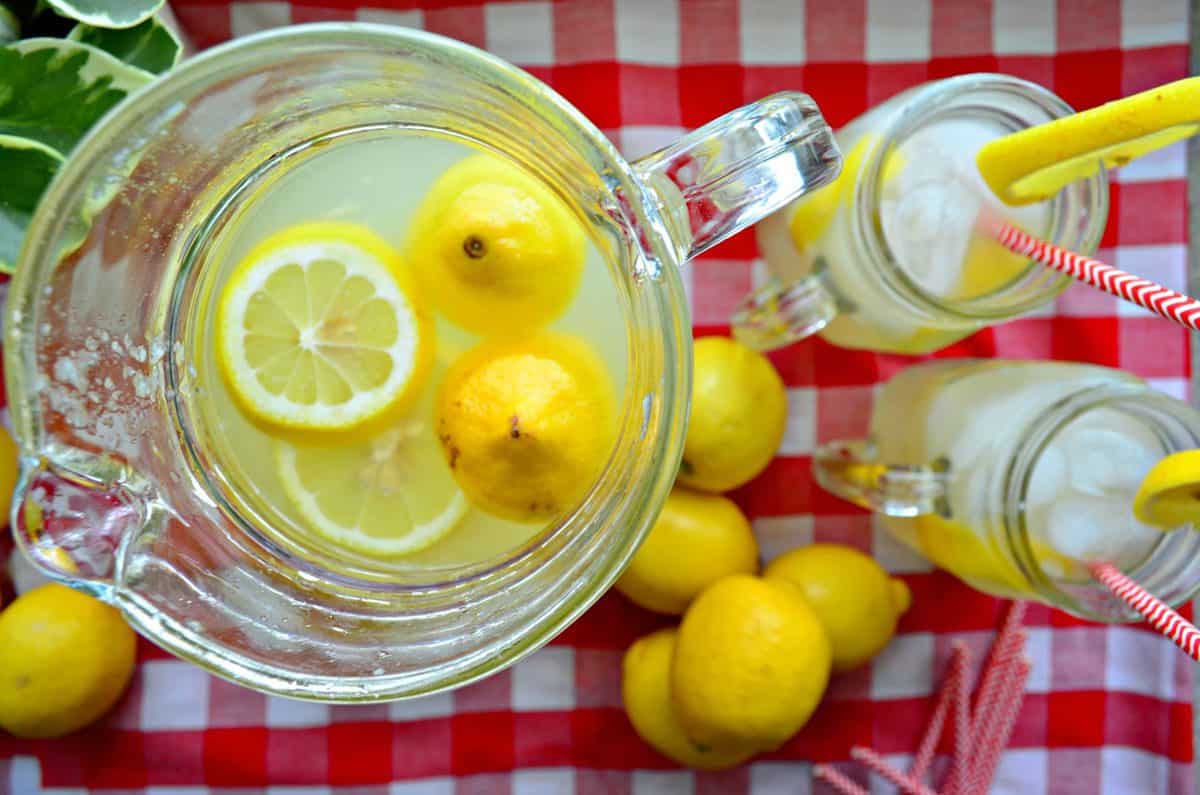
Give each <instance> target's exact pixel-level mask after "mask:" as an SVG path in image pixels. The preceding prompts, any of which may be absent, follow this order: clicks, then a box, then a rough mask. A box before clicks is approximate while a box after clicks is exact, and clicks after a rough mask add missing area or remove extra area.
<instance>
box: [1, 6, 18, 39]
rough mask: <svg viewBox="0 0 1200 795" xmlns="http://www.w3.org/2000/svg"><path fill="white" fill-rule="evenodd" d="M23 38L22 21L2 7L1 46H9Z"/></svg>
mask: <svg viewBox="0 0 1200 795" xmlns="http://www.w3.org/2000/svg"><path fill="white" fill-rule="evenodd" d="M19 38H21V20H19V19H17V15H16V14H14V13H13V12H12V11H10V10H8V8H6V7H5V6H3V5H0V44H8V43H9V42H10V41H16V40H17V39H19Z"/></svg>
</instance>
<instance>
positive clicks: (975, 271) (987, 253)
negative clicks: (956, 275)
mask: <svg viewBox="0 0 1200 795" xmlns="http://www.w3.org/2000/svg"><path fill="white" fill-rule="evenodd" d="M1028 267H1029V260H1028V259H1027V258H1026V257H1022V256H1020V255H1019V254H1014V253H1012V252H1011V251H1009V250H1008V249H1006V248H1005V247H1004V246H1002V245H1000V243H999V241H997V240H995V239H993V238H991V237H988V236H986V235H972V236H971V240H970V242H969V243H968V244H967V251H966V254H965V255H964V257H963V266H962V278H961V279H960V281H959V283H958V284H957V285H956V287H955V289H954V293H953V294H952V295H950V296H947V297H948V298H953V299H955V300H971V299H974V298H982V297H983V296H987V295H992V294H994V293H996V292H997V291H999V290H1001V289H1002V288H1004V287H1007V286H1008V285H1010V284H1012V283H1013V282H1014V281H1016V280H1017V279H1018V278H1019V277H1020V276H1021V274H1023V273H1025V271H1026V270H1027V269H1028ZM943 333H944V332H943Z"/></svg>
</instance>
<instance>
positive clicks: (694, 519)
mask: <svg viewBox="0 0 1200 795" xmlns="http://www.w3.org/2000/svg"><path fill="white" fill-rule="evenodd" d="M757 573H758V543H757V542H756V541H755V540H754V531H753V530H752V529H751V527H750V522H749V521H747V519H746V517H745V515H744V514H743V513H742V512H741V510H740V509H739V508H738V507H737V505H735V504H734V502H733V501H732V500H729V499H726V498H725V497H719V496H717V495H714V494H701V493H697V492H694V491H689V490H688V489H684V488H680V487H678V486H676V487H675V489H674V490H673V491H672V492H671V494H670V496H668V497H667V501H666V504H664V505H663V510H662V513H661V514H659V516H658V520H657V521H656V522H655V523H654V526H653V527H652V528H651V529H650V534H649V535H648V536H646V540H645V541H643V542H642V545H641V546H640V547H639V548H638V551H637V554H635V555H634V556H633V561H632V562H631V563H630V564H629V568H628V569H626V570H625V573H624V574H623V575H621V579H619V580H617V590H618V591H620V592H621V593H623V594H625V596H627V597H629V599H630V600H631V601H633V602H634V603H636V604H639V605H641V606H642V607H644V608H646V609H647V610H655V611H657V612H659V613H670V614H674V615H678V614H680V613H682V612H683V611H684V610H685V609H686V608H687V606H688V605H689V604H690V603H691V601H692V600H693V599H695V598H696V597H697V596H698V595H699V594H700V592H701V591H703V590H704V589H705V588H707V587H708V586H710V585H712V584H713V583H714V582H716V581H717V580H719V579H721V578H722V577H726V576H728V575H730V574H757Z"/></svg>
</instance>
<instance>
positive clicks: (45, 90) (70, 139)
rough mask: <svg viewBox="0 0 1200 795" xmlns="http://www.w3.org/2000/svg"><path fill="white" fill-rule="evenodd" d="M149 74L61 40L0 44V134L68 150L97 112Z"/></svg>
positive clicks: (97, 117) (93, 119)
mask: <svg viewBox="0 0 1200 795" xmlns="http://www.w3.org/2000/svg"><path fill="white" fill-rule="evenodd" d="M153 77H154V76H153V75H151V74H150V73H149V72H144V71H142V70H141V69H136V68H134V67H132V66H126V65H125V64H123V63H121V62H120V61H118V60H117V59H116V58H114V57H113V56H111V55H109V54H108V53H106V52H104V51H103V50H100V49H97V48H96V47H92V46H90V45H87V44H80V43H79V42H74V41H67V40H65V39H25V40H24V41H19V42H17V43H15V44H9V45H7V46H5V47H0V135H12V136H16V137H19V138H30V139H33V140H35V141H39V142H41V143H43V144H45V145H46V146H48V147H50V148H51V149H55V150H57V151H59V152H64V153H69V152H70V151H71V149H72V148H73V147H74V146H75V144H76V142H78V141H79V139H80V138H82V137H83V134H84V133H85V132H87V131H88V128H90V127H91V126H92V125H93V124H95V123H96V121H97V120H98V119H99V118H100V117H101V116H103V115H104V114H105V113H107V112H108V111H109V109H111V108H112V107H113V106H114V105H116V104H117V103H118V102H120V101H121V100H122V99H124V98H125V96H126V95H127V94H128V93H129V92H131V91H133V90H134V89H135V88H138V87H139V86H141V85H143V84H145V83H147V82H149V81H150V80H152V79H153Z"/></svg>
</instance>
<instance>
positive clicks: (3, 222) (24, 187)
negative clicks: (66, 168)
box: [0, 135, 63, 273]
mask: <svg viewBox="0 0 1200 795" xmlns="http://www.w3.org/2000/svg"><path fill="white" fill-rule="evenodd" d="M62 162H63V156H62V154H61V153H60V152H58V151H56V150H54V149H51V148H50V147H48V146H46V145H45V144H43V143H39V142H38V141H32V140H30V139H28V138H18V137H16V136H12V135H0V174H3V175H4V179H0V272H4V273H12V270H13V267H14V266H15V265H16V262H17V254H19V253H20V251H21V240H22V239H23V238H24V237H25V228H26V227H27V226H29V219H30V218H32V217H33V211H34V210H35V209H36V208H37V205H38V201H39V200H40V199H41V198H42V193H43V192H45V190H46V186H47V185H49V184H50V180H51V179H53V178H54V174H55V172H57V171H58V167H59V165H60V164H61V163H62Z"/></svg>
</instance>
